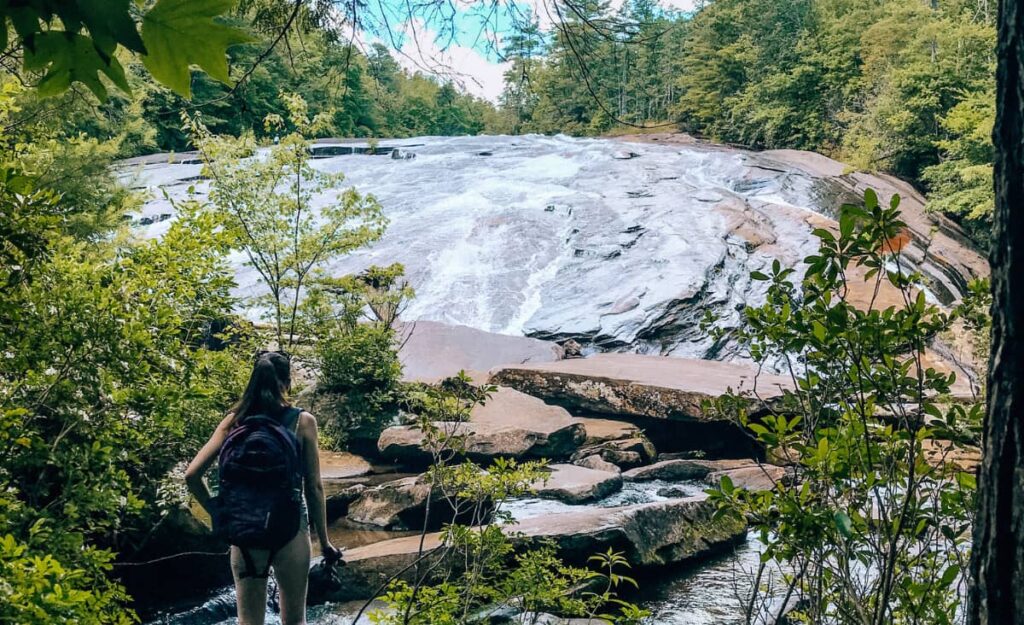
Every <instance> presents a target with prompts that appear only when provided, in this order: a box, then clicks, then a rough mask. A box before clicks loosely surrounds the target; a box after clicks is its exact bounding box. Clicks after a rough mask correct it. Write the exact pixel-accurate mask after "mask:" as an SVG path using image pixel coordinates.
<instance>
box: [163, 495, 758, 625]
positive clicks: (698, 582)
mask: <svg viewBox="0 0 1024 625" xmlns="http://www.w3.org/2000/svg"><path fill="white" fill-rule="evenodd" d="M667 486H672V487H676V488H681V489H682V490H683V491H686V492H687V494H697V493H700V492H702V491H703V489H704V488H706V485H704V484H701V483H698V482H664V481H660V480H654V481H650V482H643V483H626V484H625V486H624V488H623V489H622V490H621V491H619V492H617V493H615V494H613V495H610V496H608V497H606V498H605V499H602V500H601V501H598V502H595V503H592V504H588V505H590V506H599V507H615V506H624V505H632V504H637V503H646V502H653V501H664V500H666V498H665V497H663V496H660V495H658V494H657V491H659V490H662V489H664V488H665V487H667ZM578 508H579V506H571V505H568V504H565V503H561V502H559V501H553V500H543V499H536V498H530V499H523V500H519V501H515V502H512V503H511V504H510V505H509V506H508V507H507V509H508V511H510V512H511V513H512V515H513V516H514V517H515V518H516V519H527V518H531V517H537V516H544V515H557V514H559V513H560V512H566V511H570V510H572V509H578ZM348 532H349V530H345V529H339V528H337V527H335V528H333V531H332V536H333V537H334V538H335V539H336V540H337V542H338V544H346V542H345V541H346V536H348V537H350V538H352V539H353V540H355V541H356V542H358V543H362V544H365V543H366V542H367V541H369V540H373V537H372V534H377V535H379V536H378V539H387V538H393V537H398V536H406V535H409V534H410V533H409V532H363V533H356V534H350V533H348ZM413 533H415V532H413ZM348 546H352V545H351V543H349V544H348ZM759 553H760V551H759V550H758V542H757V538H756V536H754V535H753V534H750V535H748V536H747V540H746V541H745V542H743V543H740V544H738V545H736V546H735V547H734V548H733V549H732V550H731V551H726V552H723V553H720V554H719V555H717V556H713V557H711V558H707V559H703V560H701V561H697V562H690V563H684V564H680V565H675V566H669V567H664V568H658V569H651V570H644V571H633V572H631V574H633V576H635V577H636V578H637V580H638V582H639V585H640V589H639V590H638V591H634V592H631V593H629V594H628V595H626V598H628V599H630V600H632V601H635V602H637V603H638V604H640V605H641V606H643V607H645V608H647V609H648V610H650V611H651V613H652V617H651V621H650V622H651V623H655V624H657V625H740V624H741V623H742V622H743V618H742V610H743V603H744V602H743V599H742V598H741V597H742V594H743V593H744V592H745V591H746V588H748V587H749V581H747V580H748V579H749V572H750V571H752V570H753V569H754V567H756V566H757V562H758V556H759ZM362 605H363V602H362V601H354V602H347V603H341V604H330V603H329V604H325V605H318V606H311V607H310V608H309V609H308V612H307V618H308V622H309V624H310V625H354V624H353V621H352V619H353V617H354V616H355V615H356V613H357V612H358V611H359V609H360V608H361V607H362ZM144 620H145V621H146V623H147V625H237V623H238V619H237V618H235V598H234V590H233V589H231V588H225V589H223V590H221V591H219V592H217V593H215V594H214V595H213V596H212V597H209V598H207V599H206V600H205V601H203V602H202V603H201V604H199V605H196V606H194V607H187V608H182V607H180V606H179V607H178V608H176V609H174V610H165V611H163V612H161V613H154V614H150V615H148V617H147V618H146V619H144ZM266 622H267V624H268V625H280V622H281V621H280V619H279V618H278V615H277V614H276V613H275V612H274V611H273V610H272V609H270V610H268V614H267V621H266ZM369 623H370V621H369V619H367V618H365V617H364V618H360V620H359V624H358V625H364V624H365V625H369Z"/></svg>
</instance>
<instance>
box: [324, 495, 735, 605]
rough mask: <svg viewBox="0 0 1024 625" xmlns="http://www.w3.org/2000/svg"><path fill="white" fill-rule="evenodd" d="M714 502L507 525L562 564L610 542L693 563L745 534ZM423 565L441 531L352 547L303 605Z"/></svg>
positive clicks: (632, 552)
mask: <svg viewBox="0 0 1024 625" xmlns="http://www.w3.org/2000/svg"><path fill="white" fill-rule="evenodd" d="M715 512H716V506H715V504H714V502H711V501H708V499H707V497H706V496H704V495H701V496H697V497H689V498H686V499H677V500H671V501H661V502H655V503H646V504H638V505H632V506H623V507H619V508H590V507H581V508H579V509H578V510H573V511H571V512H566V513H561V514H550V515H546V516H542V517H536V518H532V519H526V520H523V521H522V522H520V523H519V524H517V525H513V526H511V527H510V528H509V529H510V531H511V532H513V542H514V543H515V544H516V545H517V546H519V547H528V546H532V545H536V544H538V543H539V542H542V541H544V542H546V541H550V542H552V543H553V544H554V545H555V547H556V549H557V551H558V554H559V555H560V556H561V557H562V558H564V559H565V560H566V561H567V562H570V563H577V564H582V563H585V562H586V560H587V558H589V557H590V556H592V555H594V554H595V553H598V552H602V551H607V550H608V549H609V548H611V549H614V550H616V551H621V552H623V555H624V556H625V557H626V558H627V559H628V560H629V562H630V564H631V565H632V566H634V567H654V566H665V565H670V564H676V563H679V562H692V561H694V560H698V559H701V558H705V557H708V556H711V555H714V554H716V553H718V552H720V551H721V550H722V549H724V548H726V547H729V546H732V545H734V544H736V543H737V542H738V541H741V540H743V538H744V537H745V536H746V524H745V523H744V522H743V521H741V520H738V519H736V518H733V517H732V516H720V517H716V514H715ZM421 540H422V547H423V553H424V554H426V558H425V559H424V560H423V565H424V566H425V567H429V566H431V565H432V564H433V563H436V561H437V558H440V557H444V556H445V555H446V554H447V553H449V552H448V551H447V550H444V549H440V547H442V542H441V540H442V539H441V534H440V533H428V534H426V535H425V536H423V537H422V539H421V537H420V536H409V537H405V538H395V539H392V540H386V541H383V542H379V543H376V544H373V545H367V546H364V547H356V548H354V549H350V550H348V551H347V552H346V553H345V561H346V566H345V567H343V568H342V569H340V573H341V576H342V578H343V579H342V584H341V585H340V587H339V588H338V589H337V590H335V591H333V592H330V593H326V594H324V595H320V596H317V595H314V594H312V593H311V594H310V597H309V600H310V603H322V602H324V601H333V602H340V601H348V600H352V599H360V598H366V597H370V596H372V595H373V594H374V593H375V592H377V589H378V588H380V587H381V585H382V584H383V583H385V582H387V581H388V580H389V579H391V578H392V577H398V578H409V577H411V576H412V575H413V571H414V567H413V566H412V565H413V564H414V563H415V562H416V561H417V559H418V558H419V557H420V555H421V552H420V545H421Z"/></svg>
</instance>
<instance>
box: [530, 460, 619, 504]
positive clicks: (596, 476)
mask: <svg viewBox="0 0 1024 625" xmlns="http://www.w3.org/2000/svg"><path fill="white" fill-rule="evenodd" d="M548 468H549V469H550V470H551V473H550V474H549V475H548V476H547V479H545V480H542V481H540V482H538V483H537V484H535V485H534V489H535V491H536V493H537V496H538V497H542V498H544V499H557V500H559V501H562V502H564V503H567V504H582V503H587V502H591V501H598V500H600V499H604V498H605V497H607V496H608V495H611V494H612V493H615V492H618V491H619V490H622V476H620V475H619V474H618V473H613V472H610V471H601V470H597V469H589V468H587V467H583V466H578V465H574V464H553V465H550V466H549V467H548Z"/></svg>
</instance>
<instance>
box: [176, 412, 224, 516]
mask: <svg viewBox="0 0 1024 625" xmlns="http://www.w3.org/2000/svg"><path fill="white" fill-rule="evenodd" d="M234 421H235V416H234V415H233V414H229V415H228V416H226V417H224V420H223V421H221V422H220V424H219V425H218V426H217V429H216V430H214V431H213V435H212V436H210V440H208V441H206V444H205V445H203V448H202V449H200V450H199V453H197V454H196V457H195V458H193V459H192V462H190V463H189V465H188V468H187V469H185V485H186V486H188V490H189V492H190V493H192V496H193V497H195V498H196V501H198V502H199V505H200V506H202V507H203V509H204V510H206V512H207V513H209V514H211V515H212V514H213V510H211V501H212V500H213V496H212V495H210V489H209V488H207V487H206V481H205V480H203V475H205V474H206V471H207V469H209V468H210V465H211V464H213V461H214V460H216V459H217V454H218V453H219V452H220V447H221V445H223V444H224V439H226V438H227V437H228V432H230V431H231V425H232V424H233V423H234Z"/></svg>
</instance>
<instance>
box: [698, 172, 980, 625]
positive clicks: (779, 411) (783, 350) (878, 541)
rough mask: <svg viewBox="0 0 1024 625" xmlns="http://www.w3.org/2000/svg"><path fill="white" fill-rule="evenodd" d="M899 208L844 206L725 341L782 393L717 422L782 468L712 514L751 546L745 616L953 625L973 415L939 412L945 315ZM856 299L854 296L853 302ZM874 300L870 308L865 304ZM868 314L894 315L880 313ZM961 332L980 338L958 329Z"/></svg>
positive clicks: (776, 275)
mask: <svg viewBox="0 0 1024 625" xmlns="http://www.w3.org/2000/svg"><path fill="white" fill-rule="evenodd" d="M898 205H899V197H898V196H897V197H894V198H893V199H892V202H891V203H890V205H889V206H888V207H883V206H880V205H879V203H878V199H877V197H876V196H875V194H874V193H873V192H872V191H870V190H869V191H867V192H865V196H864V205H863V206H844V207H843V208H842V210H841V213H840V219H839V228H838V232H833V231H832V230H829V229H820V230H816V231H815V234H816V235H817V236H818V238H819V239H820V240H821V243H820V248H819V251H818V252H817V254H815V255H812V256H809V257H808V258H807V259H806V260H805V262H806V263H807V265H806V272H805V274H804V276H803V279H802V280H800V281H799V282H795V280H794V279H795V277H796V275H797V274H796V273H795V272H794V270H793V269H788V268H782V267H781V266H779V264H778V262H776V263H775V266H774V268H773V270H772V272H771V275H767V274H755V275H754V276H753V277H754V278H755V279H760V280H766V281H768V282H769V287H768V295H767V301H766V303H765V304H764V305H763V306H759V307H752V308H750V309H748V310H747V311H746V321H747V325H746V327H745V328H744V329H743V330H742V332H741V333H740V335H741V340H742V341H743V342H744V344H745V345H746V347H747V348H748V349H749V352H750V355H751V356H752V357H753V358H754V359H755V360H756V361H758V362H759V363H761V364H762V365H766V366H769V365H771V364H772V363H782V364H781V368H782V369H783V372H784V373H785V374H786V375H788V376H791V378H792V379H793V380H794V387H793V388H791V389H789V390H786V391H785V392H784V394H783V396H782V398H781V400H779V401H778V402H776V403H772V404H769V405H767V406H765V405H764V404H759V405H760V406H761V407H767V408H769V409H770V415H769V416H767V417H765V418H763V419H759V420H755V419H751V418H748V416H747V415H748V408H749V406H750V402H751V401H753V399H752V398H751V397H740V396H732V397H729V398H726V399H725V400H723V401H722V402H720V404H719V408H720V409H721V410H723V411H724V412H726V413H727V414H729V415H732V416H733V417H735V418H737V419H739V420H740V421H741V422H742V423H743V424H744V425H745V426H746V427H747V428H748V429H749V430H750V432H751V433H752V435H753V436H755V437H756V438H757V440H758V441H760V442H761V443H762V444H763V445H765V446H766V447H767V448H769V449H771V450H773V451H774V455H775V456H777V457H780V458H783V459H785V460H786V461H787V462H788V463H789V464H790V465H791V468H792V471H793V474H792V478H791V479H790V480H784V481H780V482H778V483H776V484H775V486H774V488H773V489H771V490H768V491H764V492H748V491H745V490H742V489H739V488H734V486H733V484H732V483H731V482H730V481H729V480H725V479H723V480H722V483H721V486H720V488H718V489H715V490H712V491H709V492H710V494H711V496H712V497H713V498H714V499H715V500H717V501H718V502H719V504H720V506H721V507H720V512H721V513H723V514H739V515H742V516H744V517H745V518H747V519H749V520H750V523H751V526H752V528H753V529H754V531H756V532H757V533H758V536H759V540H760V542H761V543H762V546H763V548H764V553H763V555H762V558H761V562H760V565H759V567H758V568H757V569H756V570H754V571H752V572H751V576H752V577H751V578H752V583H751V587H750V588H747V589H745V591H746V592H747V596H748V602H747V604H746V605H747V612H746V618H747V622H748V623H755V622H756V623H761V622H765V621H766V620H768V621H769V622H770V620H771V619H773V618H776V617H777V616H778V613H779V612H780V611H782V610H784V609H788V608H793V607H794V606H795V609H794V610H793V611H792V613H791V614H790V616H789V619H790V620H791V621H795V622H800V623H822V624H826V623H836V624H847V623H849V624H853V623H856V624H858V625H868V624H874V625H883V624H888V623H953V622H960V621H962V620H963V618H964V613H963V610H962V600H963V597H964V590H965V587H966V577H967V574H966V572H967V567H966V563H967V551H968V544H969V540H970V539H969V536H970V528H971V524H972V521H973V515H974V495H975V478H974V473H973V469H972V468H971V466H970V463H969V458H970V456H971V454H972V452H976V451H977V447H976V445H977V444H978V441H979V438H980V437H979V426H980V422H981V418H982V412H983V411H982V407H981V404H978V403H969V402H968V403H964V402H963V400H959V401H952V400H950V398H949V394H950V391H951V385H952V384H953V382H954V380H955V375H954V374H952V373H949V374H947V373H942V372H940V371H937V370H936V369H934V368H932V366H931V365H929V361H928V349H929V346H930V344H931V343H932V341H933V338H934V337H936V336H937V335H939V334H941V333H943V332H946V331H948V330H949V329H950V327H951V326H952V324H953V323H954V322H955V321H956V320H957V318H958V317H959V315H960V312H959V311H954V312H953V313H947V312H944V311H943V310H941V309H939V308H938V307H936V306H934V305H932V304H929V303H928V300H927V299H926V296H925V293H924V291H923V290H922V287H921V286H920V285H921V284H922V283H923V281H922V278H921V276H920V275H919V274H917V273H915V272H913V271H912V270H911V269H910V267H909V264H908V262H907V260H906V259H905V258H903V256H902V253H901V249H900V248H899V247H898V246H897V245H895V244H894V243H893V242H894V241H898V240H899V236H900V235H901V234H902V233H903V231H904V229H905V224H904V223H903V222H901V221H900V219H899V210H898ZM857 291H860V292H861V293H867V294H868V297H866V298H860V297H857V296H856V292H857ZM880 294H881V296H880ZM879 301H892V302H896V303H895V304H893V305H887V306H885V307H882V306H881V305H878V304H877V302H879ZM969 321H970V324H969V325H973V326H975V327H983V326H984V324H979V323H977V320H976V319H975V320H969Z"/></svg>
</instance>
